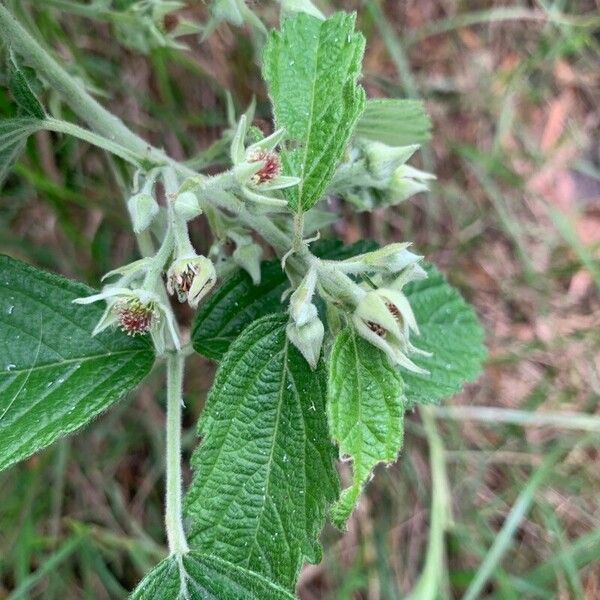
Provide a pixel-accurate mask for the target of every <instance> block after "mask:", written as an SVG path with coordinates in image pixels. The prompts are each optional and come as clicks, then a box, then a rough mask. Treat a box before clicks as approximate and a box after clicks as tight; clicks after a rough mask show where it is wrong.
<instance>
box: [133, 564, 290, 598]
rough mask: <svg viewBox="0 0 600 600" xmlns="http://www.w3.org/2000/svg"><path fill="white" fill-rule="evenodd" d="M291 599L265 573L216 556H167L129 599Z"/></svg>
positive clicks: (288, 594)
mask: <svg viewBox="0 0 600 600" xmlns="http://www.w3.org/2000/svg"><path fill="white" fill-rule="evenodd" d="M183 599H186V600H209V599H213V600H293V599H294V597H293V596H292V595H291V594H290V593H288V592H286V591H285V590H283V589H281V588H280V587H279V586H277V585H275V584H273V583H271V582H269V581H267V580H266V579H265V578H264V577H261V576H260V575H257V574H256V573H252V572H251V571H248V570H247V569H244V568H242V567H239V566H236V565H232V564H231V563H228V562H226V561H224V560H222V559H220V558H217V557H216V556H205V555H202V554H200V553H198V552H188V553H187V554H184V555H183V556H182V557H179V558H178V557H176V556H170V557H169V558H167V559H165V560H163V561H162V562H161V563H159V564H158V565H157V566H156V567H155V568H154V569H152V571H150V573H148V575H146V577H144V579H143V580H142V581H141V582H140V584H139V585H138V587H137V588H136V589H135V591H134V592H133V594H132V595H131V596H130V600H183Z"/></svg>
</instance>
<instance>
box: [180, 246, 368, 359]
mask: <svg viewBox="0 0 600 600" xmlns="http://www.w3.org/2000/svg"><path fill="white" fill-rule="evenodd" d="M375 247H376V244H375V243H374V242H370V241H368V240H361V241H360V242H357V243H355V244H352V245H350V246H343V245H342V243H341V242H339V241H337V240H325V241H322V242H318V243H315V244H313V246H312V247H311V250H312V252H313V253H314V254H315V256H318V257H320V258H328V259H338V260H343V259H345V258H350V257H351V256H355V255H357V254H362V253H363V252H368V251H369V250H373V249H374V248H375ZM288 287H289V283H288V279H287V277H286V275H285V273H284V272H283V271H282V269H281V263H280V261H278V260H274V261H269V262H264V263H263V264H262V267H261V280H260V284H259V285H256V286H255V285H254V284H253V283H252V280H251V279H250V276H249V275H248V274H247V273H245V272H243V271H238V272H236V273H234V274H233V275H232V276H231V277H229V279H227V280H226V281H224V282H223V284H222V285H221V286H220V287H219V289H218V290H217V291H216V292H215V293H214V294H213V295H212V296H211V297H210V298H209V299H208V300H207V301H206V302H205V303H204V304H203V305H202V307H201V308H200V310H199V311H198V314H197V315H196V319H195V320H194V326H193V330H192V342H193V345H194V350H196V352H199V353H200V354H203V355H204V356H207V357H208V358H212V359H214V360H220V359H221V358H222V357H223V355H224V354H225V352H227V349H228V348H229V346H230V344H231V343H232V342H233V340H235V339H236V338H237V337H238V335H239V334H240V333H241V332H242V330H243V329H244V328H245V327H246V326H248V325H250V323H252V322H253V321H256V319H258V318H260V317H263V316H265V315H268V314H271V313H277V312H282V311H284V310H286V308H287V306H286V304H284V303H282V302H281V295H282V294H283V292H284V291H285V290H286V289H287V288H288Z"/></svg>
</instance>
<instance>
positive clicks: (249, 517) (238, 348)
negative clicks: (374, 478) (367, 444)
mask: <svg viewBox="0 0 600 600" xmlns="http://www.w3.org/2000/svg"><path fill="white" fill-rule="evenodd" d="M287 320H288V318H287V315H269V316H266V317H263V318H262V319H259V320H258V321H256V322H255V323H253V324H252V325H250V326H249V327H247V328H246V329H245V330H244V332H243V333H242V334H241V335H240V337H239V338H238V339H237V340H236V341H235V342H234V343H233V344H232V345H231V348H230V349H229V352H228V353H227V355H226V356H225V358H224V359H223V362H222V363H221V367H220V369H219V371H218V373H217V377H216V381H215V384H214V386H213V389H212V391H211V393H210V396H209V399H208V402H207V406H206V408H205V410H204V413H203V415H202V418H201V421H200V424H199V434H200V435H201V436H202V438H203V441H202V444H201V445H200V446H199V448H198V449H197V450H196V452H195V454H194V456H193V459H192V465H193V467H194V470H195V477H194V480H193V482H192V485H191V487H190V489H189V491H188V494H187V498H186V507H187V514H188V515H189V517H190V521H191V523H192V529H191V531H190V535H189V542H190V544H191V546H192V547H193V548H195V549H198V550H200V551H202V552H205V553H208V554H213V555H217V556H221V557H223V558H224V559H225V560H228V561H230V562H232V563H234V564H236V565H239V566H242V567H245V568H248V569H250V570H252V571H255V572H258V573H261V574H262V575H264V576H265V577H267V578H268V579H269V580H271V581H274V582H276V583H278V584H280V585H282V586H284V587H286V588H289V589H292V588H293V586H294V584H295V582H296V578H297V576H298V572H299V570H300V567H301V566H302V564H303V563H304V562H305V561H309V562H318V561H319V560H320V555H321V548H320V545H319V543H318V540H317V536H318V534H319V532H320V530H321V528H322V527H323V524H324V520H325V513H326V510H327V507H328V505H329V504H330V503H331V502H333V501H334V500H335V499H336V497H337V492H338V480H337V474H336V471H335V468H334V465H333V461H334V458H335V451H334V448H333V446H332V444H331V442H330V441H329V435H328V432H327V421H326V416H325V406H324V399H325V386H326V374H325V369H324V368H323V366H322V365H320V366H319V367H318V368H317V369H316V370H315V371H311V369H310V367H309V366H308V364H307V363H306V361H305V360H304V359H303V358H302V356H301V355H300V354H299V352H298V351H297V350H296V349H295V348H294V347H293V346H292V345H291V344H289V343H288V341H287V337H286V334H285V326H286V323H287Z"/></svg>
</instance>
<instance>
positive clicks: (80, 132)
mask: <svg viewBox="0 0 600 600" xmlns="http://www.w3.org/2000/svg"><path fill="white" fill-rule="evenodd" d="M43 124H44V128H45V129H48V130H49V131H56V132H57V133H65V134H67V135H72V136H73V137H76V138H78V139H80V140H83V141H85V142H89V143H90V144H93V145H94V146H98V147H99V148H103V149H104V150H107V151H108V152H110V153H111V154H115V155H116V156H119V157H121V158H122V159H124V160H126V161H127V162H130V163H132V164H133V165H135V166H136V167H139V166H140V165H141V164H142V163H143V161H144V155H142V156H140V155H139V154H137V153H135V152H132V151H131V150H130V149H129V148H126V147H124V146H122V145H121V144H119V143H118V142H115V141H114V140H110V139H108V138H106V137H104V136H102V135H100V134H98V133H94V132H93V131H89V130H87V129H84V128H83V127H80V126H79V125H75V124H74V123H69V122H68V121H61V120H60V119H53V118H51V117H48V118H46V119H45V120H44V121H43Z"/></svg>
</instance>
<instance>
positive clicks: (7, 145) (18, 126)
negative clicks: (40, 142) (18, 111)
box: [0, 118, 42, 187]
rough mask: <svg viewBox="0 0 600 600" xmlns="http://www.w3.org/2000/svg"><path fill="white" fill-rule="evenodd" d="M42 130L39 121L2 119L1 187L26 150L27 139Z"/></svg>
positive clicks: (0, 124)
mask: <svg viewBox="0 0 600 600" xmlns="http://www.w3.org/2000/svg"><path fill="white" fill-rule="evenodd" d="M41 128H42V122H41V121H39V120H38V119H30V118H16V119H0V187H1V186H2V184H3V183H4V180H5V179H6V176H7V175H8V173H9V172H10V170H11V168H12V166H13V165H14V163H15V161H16V160H17V159H18V158H19V156H20V155H21V152H22V151H23V149H24V148H25V142H26V141H27V138H28V137H29V136H30V135H31V134H32V133H35V132H36V131H38V130H39V129H41Z"/></svg>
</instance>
